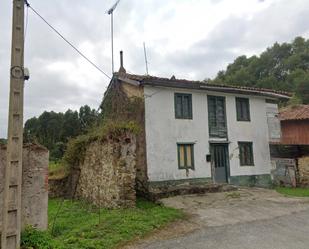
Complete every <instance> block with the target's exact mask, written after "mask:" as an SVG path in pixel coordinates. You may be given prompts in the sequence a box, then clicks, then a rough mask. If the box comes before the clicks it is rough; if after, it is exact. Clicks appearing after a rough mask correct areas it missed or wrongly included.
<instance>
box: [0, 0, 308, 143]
mask: <svg viewBox="0 0 309 249" xmlns="http://www.w3.org/2000/svg"><path fill="white" fill-rule="evenodd" d="M29 2H30V4H31V5H32V6H33V7H34V8H35V9H36V10H38V11H39V12H40V14H41V15H43V16H44V17H45V18H46V19H47V20H48V21H49V22H50V23H52V24H53V25H54V26H55V27H56V28H57V29H59V31H61V32H62V33H63V34H64V35H65V37H67V38H68V39H69V40H70V41H71V42H72V43H74V44H75V45H76V46H77V47H78V48H79V49H80V50H81V51H83V52H84V53H85V54H86V55H87V56H88V57H89V58H91V60H93V61H94V62H95V63H96V64H97V65H98V66H99V67H100V68H102V69H103V70H104V71H105V72H107V73H108V74H109V75H111V56H110V46H111V45H110V19H109V16H108V15H107V14H106V13H105V12H106V10H107V9H108V8H109V7H110V6H111V5H112V4H113V2H114V0H87V1H85V0H74V1H72V0H52V1H42V0H29ZM11 5H12V1H4V0H1V2H0V37H1V38H0V137H6V133H7V115H8V111H7V109H8V94H9V92H8V87H9V65H10V46H11V44H10V43H11V12H12V6H11ZM114 22H115V68H116V69H118V68H119V50H123V51H124V64H125V68H126V69H127V71H128V72H131V73H137V74H144V73H145V63H144V57H143V56H144V55H143V42H144V41H145V42H146V46H147V52H148V60H149V73H150V74H151V75H157V76H167V77H171V76H172V75H175V76H176V78H188V79H198V80H202V79H205V78H207V77H214V76H215V75H216V73H217V72H218V70H221V69H224V68H225V67H226V65H227V64H228V63H230V62H232V61H233V60H234V59H235V58H236V57H237V56H239V55H243V54H246V55H252V54H258V53H260V52H261V51H263V50H264V49H265V48H266V47H268V46H270V45H272V44H273V43H274V42H276V41H278V42H290V41H291V40H293V38H294V37H296V36H299V35H301V36H304V37H306V38H308V36H309V1H308V0H294V1H290V0H264V1H263V0H233V1H232V0H122V1H121V2H120V4H119V5H118V7H117V10H116V12H115V14H114ZM25 66H26V67H28V68H29V69H30V72H31V79H30V81H28V82H26V85H25V118H24V119H25V120H27V119H28V118H30V117H33V116H38V115H40V114H41V113H42V112H43V111H44V110H48V111H50V110H54V111H65V110H67V109H68V108H71V109H78V108H79V107H80V106H81V105H84V104H88V105H90V106H91V107H94V108H97V107H98V105H99V103H100V101H101V99H102V96H103V93H104V91H105V89H106V86H107V84H108V83H109V80H108V78H106V77H105V76H104V75H103V74H101V73H100V72H98V71H97V70H96V69H94V68H93V67H92V66H91V65H89V64H88V63H87V62H86V61H85V60H84V59H83V58H81V57H80V56H79V55H78V54H77V53H76V52H75V51H74V50H72V49H71V48H70V47H69V46H68V45H67V44H66V43H64V42H63V41H62V40H61V39H59V37H58V36H56V35H55V34H54V33H53V32H52V31H51V30H50V29H49V28H48V27H47V26H46V24H44V23H43V22H42V21H41V20H40V19H39V18H38V17H37V16H35V14H34V13H33V12H32V11H31V10H29V16H28V29H27V34H26V46H25Z"/></svg>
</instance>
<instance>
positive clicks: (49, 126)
mask: <svg viewBox="0 0 309 249" xmlns="http://www.w3.org/2000/svg"><path fill="white" fill-rule="evenodd" d="M99 119H100V117H99V113H98V112H97V111H96V110H95V109H91V108H90V107H89V106H88V105H85V106H82V107H81V108H80V110H79V112H77V111H72V110H70V109H69V110H67V111H66V112H65V113H61V112H59V113H56V112H53V111H51V112H47V111H45V112H43V113H42V114H41V115H40V116H39V117H38V118H36V117H33V118H30V119H28V120H27V121H26V123H25V127H24V140H25V142H38V143H40V144H42V145H44V146H45V147H46V148H47V149H48V150H49V151H50V159H51V160H52V161H56V160H60V159H61V158H62V156H63V154H64V151H65V149H66V143H67V141H68V140H69V139H70V138H74V137H76V136H78V135H80V134H84V133H86V132H87V131H88V129H90V128H91V127H92V126H94V125H96V124H97V123H98V122H99Z"/></svg>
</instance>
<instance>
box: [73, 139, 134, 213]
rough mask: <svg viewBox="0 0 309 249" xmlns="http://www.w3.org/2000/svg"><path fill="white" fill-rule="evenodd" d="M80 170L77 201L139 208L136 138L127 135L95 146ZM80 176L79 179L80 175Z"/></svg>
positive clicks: (88, 149)
mask: <svg viewBox="0 0 309 249" xmlns="http://www.w3.org/2000/svg"><path fill="white" fill-rule="evenodd" d="M78 168H79V170H77V169H74V170H73V171H74V172H75V173H74V175H75V176H71V177H72V178H75V179H76V178H77V181H76V180H74V181H73V182H77V186H76V187H75V186H74V184H72V185H71V190H73V192H74V195H75V197H77V198H81V199H84V200H86V201H89V202H91V203H93V204H95V205H97V206H100V207H106V208H117V207H133V206H135V201H136V193H135V176H136V138H135V136H133V135H131V134H129V133H127V134H123V135H121V136H120V137H117V138H106V139H104V140H101V141H95V142H92V143H91V144H90V145H89V146H88V147H87V149H86V152H85V157H84V160H83V163H81V164H80V165H79V167H78ZM77 174H78V176H77V177H76V175H77Z"/></svg>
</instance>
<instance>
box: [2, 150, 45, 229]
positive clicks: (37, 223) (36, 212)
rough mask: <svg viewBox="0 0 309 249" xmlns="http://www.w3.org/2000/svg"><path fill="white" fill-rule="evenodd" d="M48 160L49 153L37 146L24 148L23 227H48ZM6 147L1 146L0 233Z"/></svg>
mask: <svg viewBox="0 0 309 249" xmlns="http://www.w3.org/2000/svg"><path fill="white" fill-rule="evenodd" d="M48 158H49V152H48V150H47V149H45V148H44V147H42V146H39V145H35V144H28V145H24V148H23V183H22V227H23V228H24V227H25V226H26V225H32V226H34V227H36V228H38V229H41V230H45V229H47V225H48V218H47V208H48ZM5 164H6V147H5V146H3V145H1V146H0V231H1V226H2V215H3V210H2V207H3V189H4V174H5V172H4V171H5Z"/></svg>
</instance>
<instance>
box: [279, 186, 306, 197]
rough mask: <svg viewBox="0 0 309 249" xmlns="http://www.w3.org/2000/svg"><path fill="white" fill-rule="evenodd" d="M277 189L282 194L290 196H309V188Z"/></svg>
mask: <svg viewBox="0 0 309 249" xmlns="http://www.w3.org/2000/svg"><path fill="white" fill-rule="evenodd" d="M276 191H277V192H278V193H280V194H284V195H289V196H297V197H309V188H288V187H277V188H276Z"/></svg>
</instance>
